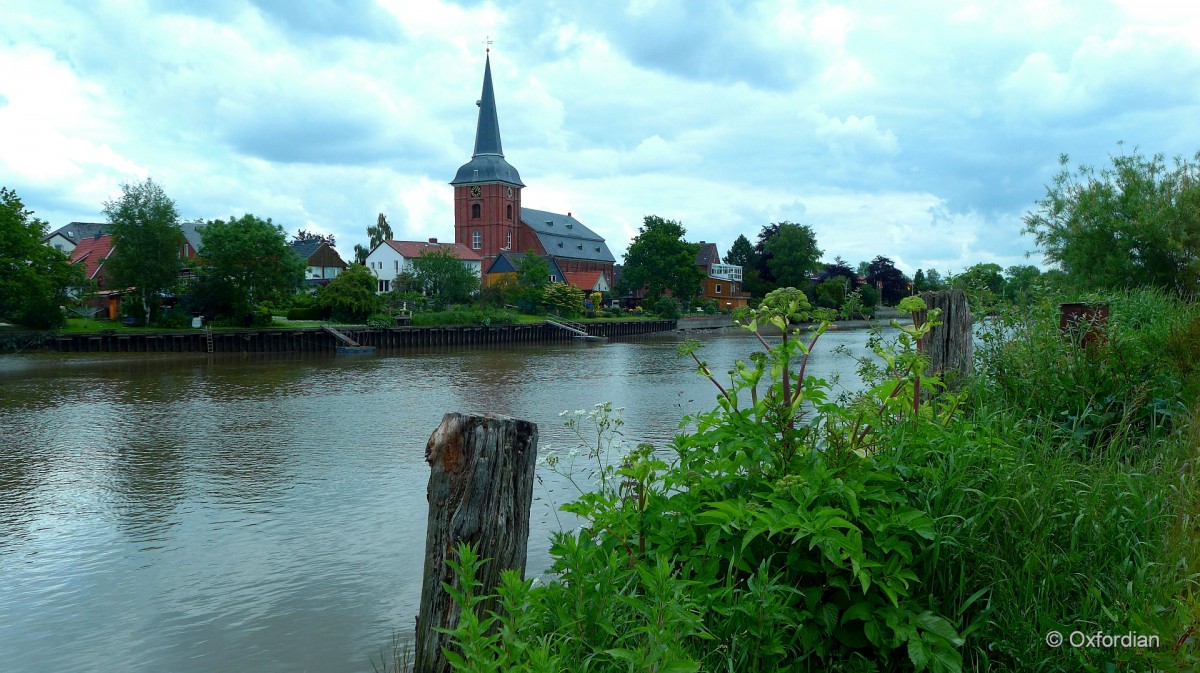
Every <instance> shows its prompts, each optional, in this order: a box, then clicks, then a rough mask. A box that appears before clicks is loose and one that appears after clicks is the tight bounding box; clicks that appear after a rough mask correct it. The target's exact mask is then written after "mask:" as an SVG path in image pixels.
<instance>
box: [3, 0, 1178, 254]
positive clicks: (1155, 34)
mask: <svg viewBox="0 0 1200 673" xmlns="http://www.w3.org/2000/svg"><path fill="white" fill-rule="evenodd" d="M488 36H490V38H491V40H492V41H493V44H492V52H491V57H492V68H493V77H494V81H495V88H496V99H497V106H498V109H499V114H500V128H501V133H502V137H503V140H504V149H505V154H506V157H507V159H508V160H509V161H510V162H511V163H512V164H513V165H514V166H516V167H517V169H518V170H519V171H520V172H521V176H522V178H523V179H524V181H525V183H526V184H527V187H526V189H525V195H524V203H525V205H527V206H529V207H532V208H538V209H541V210H551V211H557V212H567V211H571V212H572V213H574V214H575V216H576V217H578V218H579V219H580V220H582V221H583V222H584V223H585V224H587V225H589V226H590V227H591V228H593V229H595V230H596V231H598V232H600V233H601V234H602V235H604V236H605V237H606V238H607V239H608V241H609V243H610V246H611V247H612V249H613V252H614V254H616V255H617V256H618V258H619V257H620V256H621V254H623V252H624V250H625V247H626V245H627V244H628V242H629V240H630V238H632V237H633V236H635V235H636V233H637V229H638V227H639V225H640V224H641V220H642V217H643V216H645V215H648V214H655V215H660V216H663V217H667V218H671V219H677V220H680V221H681V222H682V223H683V224H684V226H685V227H686V228H687V231H688V236H689V238H690V239H691V240H695V241H698V240H706V241H715V242H717V244H718V246H719V248H720V250H721V252H722V253H724V252H725V251H726V250H727V249H728V247H729V245H730V244H731V243H732V242H733V239H734V238H736V236H737V235H738V234H745V235H746V236H747V237H748V238H750V239H751V241H753V240H754V239H755V236H756V235H757V233H758V231H759V230H760V229H761V228H762V226H763V225H765V224H768V223H771V222H779V221H784V220H788V221H792V222H797V223H801V224H809V225H811V226H812V227H813V228H814V230H815V231H816V233H817V238H818V242H819V244H820V247H821V248H822V249H823V250H824V251H825V258H826V260H832V259H833V258H834V257H835V256H841V257H843V258H845V259H846V260H848V261H849V262H850V263H851V264H855V263H857V262H859V261H862V260H869V259H871V258H873V257H875V256H876V255H886V256H888V257H890V258H891V259H893V260H894V261H895V262H896V263H897V265H898V266H899V267H900V268H901V269H903V270H905V271H906V272H908V273H910V274H911V273H912V272H914V271H915V270H916V269H917V268H926V269H929V268H936V269H938V270H941V271H956V270H961V269H962V268H963V267H965V266H968V265H970V264H973V263H976V262H997V263H999V264H1001V265H1004V266H1008V265H1010V264H1021V263H1028V262H1026V261H1025V253H1026V252H1030V251H1034V244H1033V241H1032V240H1031V239H1030V238H1029V237H1027V236H1022V235H1021V233H1020V232H1021V216H1022V215H1023V214H1024V213H1025V212H1027V211H1028V210H1030V209H1031V208H1033V207H1034V204H1035V201H1036V200H1037V199H1038V198H1040V197H1041V196H1042V195H1043V194H1044V192H1045V187H1044V185H1045V184H1047V183H1048V182H1049V181H1050V179H1051V177H1052V176H1053V175H1054V173H1055V172H1056V171H1057V166H1058V158H1059V155H1060V154H1063V153H1066V154H1068V155H1070V157H1071V161H1072V164H1079V163H1084V164H1104V163H1106V162H1107V161H1108V157H1109V156H1110V155H1111V154H1114V153H1120V152H1128V151H1131V149H1132V148H1134V147H1137V148H1140V149H1141V150H1142V151H1144V152H1147V153H1159V152H1161V153H1164V154H1166V155H1168V156H1175V155H1187V156H1190V155H1192V154H1194V153H1195V152H1196V151H1197V150H1200V123H1198V120H1200V9H1196V8H1195V5H1194V3H1193V2H1184V1H1183V0H1179V1H1171V0H1168V1H1162V2H1157V1H1154V0H1136V1H1129V2H1111V3H1109V2H1101V1H1099V0H1081V1H1079V2H1053V1H1049V2H1022V1H1020V0H1013V1H1006V2H995V1H989V2H971V1H970V0H952V1H948V2H896V1H895V0H881V1H878V2H870V1H868V2H844V3H839V2H787V1H778V2H762V3H753V2H719V1H716V0H713V1H701V0H690V1H689V0H628V1H627V2H595V1H594V0H593V1H588V0H583V1H579V2H572V1H564V2H545V1H544V0H541V1H537V0H535V1H528V2H494V3H493V2H469V1H464V2H457V3H456V2H447V1H442V0H378V2H371V1H370V0H361V1H354V0H345V1H342V0H306V1H303V2H301V1H296V2H293V1H292V0H206V1H203V2H201V1H199V0H197V1H195V2H186V1H169V0H157V1H155V0H113V1H96V2H92V1H88V2H56V1H54V0H28V1H26V0H4V1H3V3H2V4H0V186H7V187H10V188H13V189H15V190H16V191H17V193H18V195H19V196H20V197H21V198H22V199H23V200H24V202H25V204H26V206H27V207H29V208H31V209H33V210H34V211H35V212H36V214H37V215H38V216H39V217H41V218H43V219H45V220H47V221H48V222H49V223H50V224H51V226H52V227H58V226H61V225H63V224H66V223H67V222H69V221H72V220H81V221H103V219H104V218H103V215H102V214H101V212H100V211H101V208H102V206H103V203H104V202H105V201H106V200H109V199H112V198H114V197H116V196H118V195H119V194H120V185H121V183H123V182H131V181H140V180H142V179H144V178H146V177H152V178H153V179H154V180H155V181H156V182H158V183H159V184H161V185H162V186H163V187H164V189H165V190H166V192H167V194H168V195H169V196H171V197H172V198H173V199H174V200H175V201H176V203H177V204H178V206H179V209H180V212H181V214H182V215H183V217H184V218H186V219H196V218H201V219H212V218H218V217H228V216H230V215H241V214H242V213H246V212H249V213H254V214H256V215H259V216H261V217H270V218H272V219H273V220H274V221H275V222H277V223H279V224H282V225H283V226H284V227H285V228H286V229H288V230H289V231H291V232H295V230H297V229H302V228H303V229H309V230H316V231H320V232H325V233H331V234H335V235H336V237H337V241H338V248H339V249H340V250H341V251H342V252H343V256H347V257H348V256H350V251H351V250H352V249H353V245H354V244H355V243H366V232H365V230H366V227H367V226H368V225H370V224H373V223H374V221H375V218H376V215H377V214H378V213H380V212H382V213H386V214H387V216H388V219H389V221H390V222H391V223H392V226H393V229H394V230H395V232H396V236H397V238H406V239H417V240H420V239H425V238H428V237H431V236H437V237H441V238H442V239H443V240H445V239H449V238H450V237H451V236H452V235H453V215H452V210H451V195H452V189H451V187H450V186H449V185H448V184H447V183H448V182H449V180H450V179H451V178H453V176H454V173H455V170H456V169H457V168H458V167H459V166H460V165H461V164H463V163H465V162H466V161H467V160H468V159H469V158H470V153H471V150H472V146H473V142H474V132H475V116H476V107H475V101H476V99H477V98H478V97H479V92H480V86H481V83H482V76H483V62H484V45H483V42H484V40H485V39H486V38H487V37H488ZM1118 142H1123V143H1124V145H1123V146H1119V145H1118ZM1032 261H1033V262H1034V263H1040V261H1041V258H1040V256H1038V255H1036V254H1035V256H1034V257H1033V258H1032Z"/></svg>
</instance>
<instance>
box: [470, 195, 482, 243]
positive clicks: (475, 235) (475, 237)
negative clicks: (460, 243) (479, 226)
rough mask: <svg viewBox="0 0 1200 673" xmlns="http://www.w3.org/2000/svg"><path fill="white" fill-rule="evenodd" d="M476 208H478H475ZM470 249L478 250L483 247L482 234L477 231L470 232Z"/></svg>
mask: <svg viewBox="0 0 1200 673" xmlns="http://www.w3.org/2000/svg"><path fill="white" fill-rule="evenodd" d="M475 207H476V208H478V207H479V206H475ZM471 247H472V248H474V249H476V250H478V249H480V248H482V247H483V234H481V233H479V232H478V231H472V232H471Z"/></svg>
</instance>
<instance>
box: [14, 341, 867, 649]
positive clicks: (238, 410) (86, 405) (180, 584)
mask: <svg viewBox="0 0 1200 673" xmlns="http://www.w3.org/2000/svg"><path fill="white" fill-rule="evenodd" d="M701 338H702V340H703V341H704V342H705V343H706V344H707V348H706V349H705V351H703V356H704V358H705V359H707V360H708V361H709V363H710V364H711V365H712V366H713V369H714V370H715V371H725V370H726V369H728V367H729V366H730V365H731V364H732V362H733V361H734V360H735V359H737V358H743V359H744V358H745V357H746V356H747V355H748V354H749V353H751V352H753V351H754V350H758V344H757V341H755V340H754V339H753V337H751V336H747V335H744V334H741V333H736V332H722V333H720V334H708V335H705V336H702V337H701ZM866 338H867V333H866V332H863V331H846V332H830V333H829V334H827V335H826V336H825V337H823V338H822V342H823V343H822V346H821V347H820V348H819V353H818V355H817V357H816V358H815V359H814V361H813V363H812V364H811V365H810V368H809V371H810V372H811V373H813V374H815V375H818V376H830V375H831V374H833V373H836V372H839V371H840V372H841V373H842V375H843V377H844V378H853V374H852V371H853V367H852V363H851V362H850V361H849V360H848V359H847V357H846V356H840V355H837V354H834V353H832V348H833V347H834V346H837V345H839V344H845V345H847V346H849V347H850V348H851V349H852V350H853V351H855V352H864V344H865V342H866ZM680 339H682V337H680V336H678V335H674V334H670V335H662V336H657V337H646V338H643V339H641V340H637V341H629V342H624V343H607V344H583V345H561V346H544V347H524V348H519V349H518V348H513V349H503V350H497V349H492V350H482V349H481V350H468V351H453V352H446V351H440V352H426V353H406V354H394V355H388V354H384V355H380V356H369V357H340V358H339V357H333V356H330V357H317V356H312V355H306V356H303V357H301V356H298V355H278V356H228V357H211V356H196V357H192V356H185V357H180V356H172V357H160V356H157V355H149V354H142V355H136V356H127V355H103V356H79V355H76V356H72V357H61V356H45V355H33V356H12V355H10V356H0V671H71V672H81V671H147V672H149V671H155V672H160V671H175V672H181V673H190V672H200V671H205V672H208V671H255V672H256V673H270V672H274V671H370V670H371V663H370V662H371V659H372V657H375V658H377V657H378V655H379V653H380V651H381V649H382V648H383V647H384V646H385V645H386V644H387V642H388V641H389V639H390V637H391V636H392V634H394V633H399V634H400V635H402V636H403V635H405V634H410V633H411V631H412V628H413V623H414V619H415V617H416V610H417V604H418V600H419V594H420V583H421V567H422V566H421V564H422V560H423V554H424V540H425V537H424V536H425V521H426V515H427V512H426V502H425V484H426V481H427V480H428V476H429V470H428V467H427V466H426V464H425V463H424V447H425V441H426V440H427V439H428V438H429V435H430V433H431V432H432V431H433V429H434V428H435V427H436V426H437V424H438V423H439V422H440V420H441V417H442V415H443V414H444V413H446V412H451V411H462V412H488V411H491V412H498V413H504V414H510V415H513V416H519V417H522V418H528V419H531V420H534V421H536V422H537V423H538V425H539V430H540V435H541V440H540V446H541V448H542V449H545V447H547V446H560V447H568V446H570V445H571V441H570V437H569V436H568V434H567V431H566V430H565V429H564V428H563V427H562V422H561V419H560V418H559V417H558V413H559V412H560V411H562V410H564V409H583V408H591V407H592V405H594V404H596V403H597V402H601V401H611V402H612V403H613V404H614V406H619V407H624V408H625V411H624V419H625V427H624V431H625V436H626V437H625V439H626V442H632V443H634V444H636V443H637V442H640V441H652V442H655V443H657V444H659V445H660V446H661V445H662V444H664V443H665V442H666V441H667V440H668V439H669V438H670V437H671V436H672V434H673V433H674V432H675V431H676V428H677V426H678V423H679V420H680V418H681V417H682V416H683V414H685V413H690V412H695V411H702V410H707V409H709V408H712V407H713V406H714V399H715V396H714V394H715V389H714V388H713V387H712V384H711V383H709V382H708V381H706V380H703V379H701V378H699V377H698V376H697V375H696V374H695V366H694V364H691V365H689V363H690V362H691V361H690V360H688V361H686V362H685V361H681V360H678V359H677V358H676V357H675V348H676V346H677V345H678V342H679V341H680ZM556 483H558V482H557V481H555V480H553V479H546V481H545V483H542V484H540V485H539V486H538V487H537V491H536V493H535V502H534V510H533V513H532V526H531V527H532V534H531V536H530V541H529V569H528V574H531V575H532V574H537V573H540V572H542V571H543V570H544V569H545V568H546V567H547V566H548V563H549V559H548V557H547V546H548V533H549V531H550V530H552V529H554V528H556V527H557V526H558V525H559V523H558V521H559V519H558V517H556V516H555V513H554V510H555V508H556V506H557V505H558V504H561V503H562V502H563V501H564V500H565V499H566V498H567V496H568V494H567V493H566V492H565V491H564V490H563V489H562V488H557V487H555V484H556Z"/></svg>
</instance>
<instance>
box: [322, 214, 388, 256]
mask: <svg viewBox="0 0 1200 673" xmlns="http://www.w3.org/2000/svg"><path fill="white" fill-rule="evenodd" d="M391 238H392V225H390V224H388V221H387V216H386V215H384V214H383V213H379V217H377V218H375V224H374V225H373V226H369V227H367V239H368V240H369V241H370V245H369V246H367V247H365V248H364V247H362V246H361V245H359V244H357V243H355V244H354V261H355V262H357V263H359V264H361V265H363V266H366V265H367V255H369V254H371V251H372V250H374V249H375V247H376V246H378V245H379V244H380V243H383V242H384V241H387V240H390V239H391ZM329 245H330V246H331V247H332V246H333V243H332V241H331V242H330V243H329Z"/></svg>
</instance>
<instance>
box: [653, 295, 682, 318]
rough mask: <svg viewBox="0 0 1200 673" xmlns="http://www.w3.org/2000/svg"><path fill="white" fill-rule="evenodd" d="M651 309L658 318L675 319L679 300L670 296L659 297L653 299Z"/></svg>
mask: <svg viewBox="0 0 1200 673" xmlns="http://www.w3.org/2000/svg"><path fill="white" fill-rule="evenodd" d="M651 310H652V311H654V313H655V315H657V316H659V317H660V318H665V319H667V320H676V319H678V318H679V302H678V301H676V300H675V299H673V298H671V297H659V298H658V299H655V300H654V306H653V307H651Z"/></svg>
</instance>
